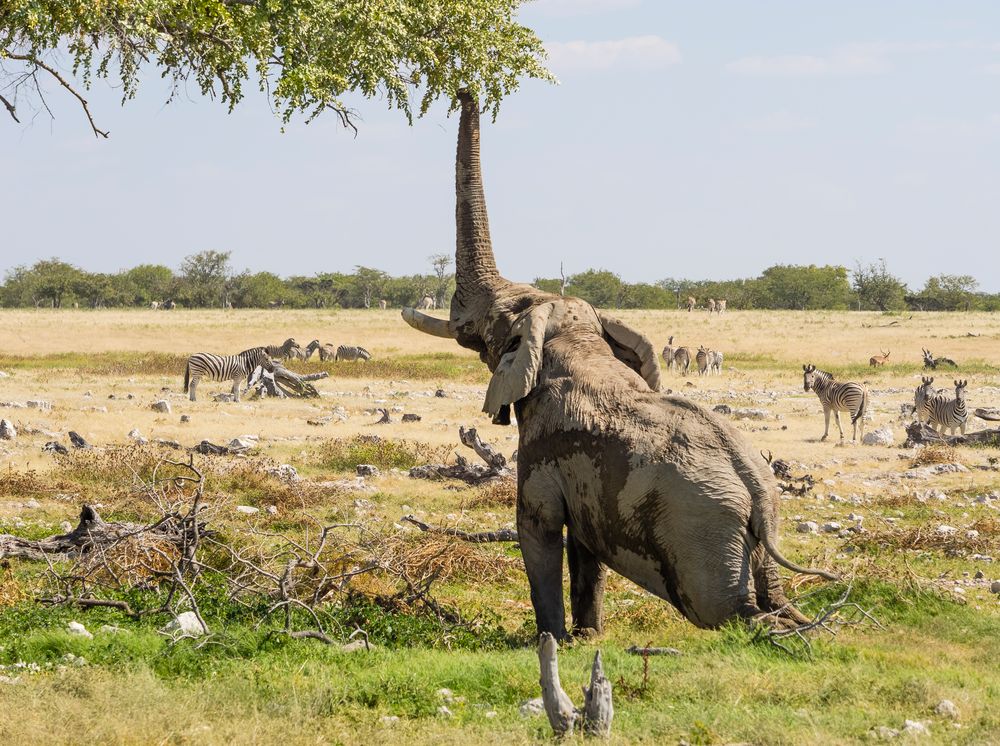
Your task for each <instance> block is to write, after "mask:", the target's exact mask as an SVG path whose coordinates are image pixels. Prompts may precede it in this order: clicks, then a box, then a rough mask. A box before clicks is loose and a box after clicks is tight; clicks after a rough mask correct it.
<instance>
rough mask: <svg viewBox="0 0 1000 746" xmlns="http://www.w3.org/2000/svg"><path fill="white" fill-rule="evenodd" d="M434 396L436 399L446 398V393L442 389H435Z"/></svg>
mask: <svg viewBox="0 0 1000 746" xmlns="http://www.w3.org/2000/svg"><path fill="white" fill-rule="evenodd" d="M434 396H436V397H437V398H438V399H447V398H448V395H447V394H446V393H445V392H444V389H438V390H437V391H435V392H434Z"/></svg>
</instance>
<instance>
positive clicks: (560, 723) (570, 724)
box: [538, 632, 615, 738]
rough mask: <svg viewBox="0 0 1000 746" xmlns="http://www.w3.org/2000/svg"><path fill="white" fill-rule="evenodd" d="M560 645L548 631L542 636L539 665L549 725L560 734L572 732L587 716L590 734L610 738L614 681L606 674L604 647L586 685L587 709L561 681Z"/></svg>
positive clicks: (613, 709)
mask: <svg viewBox="0 0 1000 746" xmlns="http://www.w3.org/2000/svg"><path fill="white" fill-rule="evenodd" d="M558 650H559V646H558V644H557V643H556V639H555V638H554V637H553V636H552V635H551V634H549V633H548V632H543V633H542V634H541V635H540V636H539V638H538V665H539V668H540V670H541V678H540V681H539V683H540V684H541V686H542V702H543V703H544V705H545V714H546V715H547V716H548V718H549V725H551V726H552V730H553V732H554V733H555V734H556V735H557V736H564V735H572V733H573V729H574V728H575V726H576V722H577V720H579V719H580V718H582V719H583V723H582V725H583V732H584V734H585V735H588V736H599V737H601V738H607V737H608V736H610V735H611V721H612V719H613V718H614V716H615V708H614V705H613V704H612V701H611V682H610V681H608V679H607V678H606V677H605V676H604V665H603V663H602V661H601V651H600V650H598V651H597V654H596V655H595V656H594V665H593V667H592V668H591V671H590V686H589V687H584V688H583V701H584V705H583V709H582V710H578V709H576V708H575V707H574V706H573V701H572V700H571V699H570V698H569V695H568V694H566V692H565V691H563V688H562V685H561V684H560V683H559V660H558Z"/></svg>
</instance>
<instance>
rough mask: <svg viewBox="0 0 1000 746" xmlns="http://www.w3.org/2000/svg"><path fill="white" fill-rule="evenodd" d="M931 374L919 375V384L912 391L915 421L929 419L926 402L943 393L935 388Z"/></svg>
mask: <svg viewBox="0 0 1000 746" xmlns="http://www.w3.org/2000/svg"><path fill="white" fill-rule="evenodd" d="M933 383H934V377H933V376H921V378H920V385H919V386H917V390H916V391H914V392H913V413H914V414H915V415H916V417H917V422H924V421H927V422H929V421H930V413H929V410H928V407H927V402H929V401H930V400H931V399H936V398H938V397H940V396H942V395H943V394H944V392H943V391H939V390H938V389H935V388H934V386H933V385H932V384H933Z"/></svg>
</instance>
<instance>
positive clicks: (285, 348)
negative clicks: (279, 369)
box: [264, 337, 301, 360]
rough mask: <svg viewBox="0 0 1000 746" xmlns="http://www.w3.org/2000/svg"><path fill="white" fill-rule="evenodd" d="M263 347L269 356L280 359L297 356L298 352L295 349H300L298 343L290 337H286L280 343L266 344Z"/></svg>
mask: <svg viewBox="0 0 1000 746" xmlns="http://www.w3.org/2000/svg"><path fill="white" fill-rule="evenodd" d="M264 349H265V350H267V354H268V355H270V356H271V357H276V358H279V359H281V360H288V359H289V358H293V357H298V353H297V352H296V351H297V350H301V348H300V347H299V343H298V342H296V341H295V340H294V339H292V338H291V337H289V338H288V339H286V340H285V341H284V342H282V343H281V344H280V345H267V346H266V347H265V348H264Z"/></svg>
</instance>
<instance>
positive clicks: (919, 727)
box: [903, 720, 931, 736]
mask: <svg viewBox="0 0 1000 746" xmlns="http://www.w3.org/2000/svg"><path fill="white" fill-rule="evenodd" d="M903 734H904V735H908V736H929V735H930V734H931V731H930V728H928V727H927V724H926V723H922V722H921V721H919V720H904V721H903Z"/></svg>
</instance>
